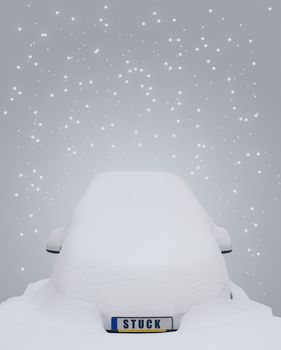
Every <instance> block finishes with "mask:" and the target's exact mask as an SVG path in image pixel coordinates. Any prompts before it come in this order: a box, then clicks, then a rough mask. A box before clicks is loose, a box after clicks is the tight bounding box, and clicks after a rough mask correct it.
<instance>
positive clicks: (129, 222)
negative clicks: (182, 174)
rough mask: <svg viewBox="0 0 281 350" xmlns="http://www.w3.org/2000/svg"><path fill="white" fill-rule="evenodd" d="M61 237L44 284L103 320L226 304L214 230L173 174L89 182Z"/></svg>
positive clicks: (129, 174)
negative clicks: (210, 302)
mask: <svg viewBox="0 0 281 350" xmlns="http://www.w3.org/2000/svg"><path fill="white" fill-rule="evenodd" d="M66 231H67V232H66V237H65V240H64V242H63V248H62V251H61V253H60V255H59V257H58V261H57V265H56V268H55V271H54V274H53V276H52V277H51V283H52V285H53V286H54V288H55V289H56V290H57V291H58V292H59V293H60V294H62V295H67V296H68V297H70V298H73V299H77V300H81V301H83V302H87V303H91V304H92V305H95V306H96V307H97V308H98V310H99V311H101V312H102V313H103V314H108V315H134V316H138V315H139V316H143V315H146V316H149V315H151V316H153V315H176V314H180V313H184V312H186V311H187V310H188V309H189V308H190V307H191V306H192V305H195V304H198V303H201V302H203V301H205V300H208V299H210V298H216V297H221V298H225V299H228V298H229V283H228V276H227V271H226V267H225V263H224V260H223V258H222V256H221V253H220V250H219V247H218V244H217V241H216V239H215V237H214V225H213V223H212V222H211V220H209V217H208V215H207V214H206V212H205V211H204V210H203V208H202V207H201V206H200V204H199V203H198V201H197V200H196V198H195V197H194V195H193V194H192V192H191V191H190V190H189V188H188V187H187V185H186V184H185V183H184V182H183V181H182V180H181V179H180V178H178V177H177V176H175V175H171V174H167V173H157V172H155V173H154V172H112V173H104V174H101V175H99V176H97V177H96V178H95V179H94V181H93V182H92V184H91V186H90V187H89V189H88V190H87V191H86V193H85V194H84V196H83V198H82V200H81V201H80V203H79V204H78V206H77V207H76V209H75V210H74V213H73V217H72V218H71V220H70V222H69V224H68V226H67V230H66Z"/></svg>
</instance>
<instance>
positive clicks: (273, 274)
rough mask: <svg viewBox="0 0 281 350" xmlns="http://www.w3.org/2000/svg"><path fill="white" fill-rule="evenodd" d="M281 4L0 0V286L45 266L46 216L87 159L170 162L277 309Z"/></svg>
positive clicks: (71, 201) (257, 292) (242, 280)
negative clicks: (222, 228) (228, 236)
mask: <svg viewBox="0 0 281 350" xmlns="http://www.w3.org/2000/svg"><path fill="white" fill-rule="evenodd" d="M280 4H281V3H280V1H277V0H276V1H260V0H251V1H249V0H248V1H245V0H244V1H242V0H236V1H226V0H224V1H223V0H221V1H218V0H213V1H201V0H199V1H183V0H182V1H179V0H174V1H168V0H166V1H164V0H163V1H153V0H149V1H148V0H146V1H132V0H126V1H125V0H124V1H117V0H116V1H94V0H91V1H90V0H88V1H85V0H84V1H74V0H64V1H35V0H34V1H30V2H26V1H14V0H10V1H3V0H2V1H1V3H0V6H1V8H0V16H1V20H0V26H1V28H0V29H1V30H0V36H1V55H0V61H1V62H0V67H1V68H0V69H1V80H0V88H1V94H0V99H1V103H0V134H1V135H0V137H1V138H0V140H1V148H0V157H1V182H0V186H1V187H0V191H1V192H0V193H1V204H0V205H1V211H0V212H1V233H0V300H5V299H6V298H8V297H11V296H15V295H20V294H21V293H22V292H23V291H24V289H25V287H26V286H27V284H28V283H30V282H32V281H35V280H37V279H41V278H46V277H48V276H49V275H50V273H51V271H52V268H53V265H54V263H55V259H56V257H55V256H52V255H48V254H47V253H45V244H46V240H47V235H48V232H49V230H50V229H52V228H54V227H58V226H60V225H62V224H64V222H65V221H66V220H67V217H68V216H69V214H70V212H71V209H72V208H73V206H74V205H75V203H76V202H77V201H78V199H79V198H80V196H81V194H82V192H83V191H84V189H85V188H86V187H87V185H88V184H89V182H90V180H91V179H92V177H93V176H94V175H95V174H96V173H98V172H101V171H105V170H134V169H138V170H164V171H170V172H174V173H176V174H178V175H180V176H182V177H183V178H184V179H185V180H186V181H187V182H188V184H189V185H190V187H191V188H192V189H193V191H194V192H195V194H196V195H197V197H198V198H199V200H200V201H201V203H202V204H203V205H204V207H205V208H206V209H207V211H208V212H209V213H210V214H211V215H212V216H213V218H214V220H215V221H216V222H217V223H218V224H219V225H223V226H225V227H226V228H227V229H228V230H229V231H230V233H231V235H232V239H233V245H234V252H233V254H232V255H229V256H227V257H226V261H227V265H228V269H229V273H230V276H231V278H232V280H234V281H235V282H237V283H238V284H239V285H241V286H242V287H243V288H244V289H245V291H246V292H247V293H248V294H249V296H250V297H251V298H253V299H255V300H257V301H260V302H263V303H265V304H268V305H270V306H271V307H272V308H273V311H274V313H275V314H276V315H281V301H280V295H281V283H280V263H281V254H280V245H281V237H280V227H281V219H280V217H281V216H280V181H281V179H280V100H281V98H280V97H281V96H280V62H281V57H280V52H281V51H280V48H281V47H280V29H281V28H280V27H281V24H280V23H281V21H280V15H281V5H280ZM105 5H107V6H108V7H104V6H105ZM269 7H271V8H272V9H271V8H269ZM209 9H212V10H213V11H209ZM56 11H59V12H57V13H56ZM173 18H175V19H176V20H173ZM143 22H145V25H143ZM19 28H21V30H20V29H19ZM42 33H47V37H46V36H44V35H43V36H41V34H42ZM169 38H171V40H169ZM229 38H231V40H230V39H229ZM228 39H229V40H228ZM204 45H205V46H204ZM218 48H219V49H220V50H217V49H218ZM97 49H99V51H98V50H97ZM212 67H214V68H212ZM65 89H67V90H65ZM52 94H53V95H52Z"/></svg>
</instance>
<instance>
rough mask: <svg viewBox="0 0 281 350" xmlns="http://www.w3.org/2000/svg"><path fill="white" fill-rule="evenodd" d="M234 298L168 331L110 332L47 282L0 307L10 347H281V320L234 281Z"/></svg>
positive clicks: (4, 345) (196, 311)
mask: <svg viewBox="0 0 281 350" xmlns="http://www.w3.org/2000/svg"><path fill="white" fill-rule="evenodd" d="M231 290H232V292H233V295H234V299H233V300H222V299H216V300H212V301H209V302H206V303H203V304H201V305H197V306H194V307H192V308H191V310H190V311H189V312H188V313H187V314H186V315H185V316H184V317H183V319H182V322H181V327H180V329H179V330H178V331H177V332H175V333H167V334H109V333H106V332H105V331H104V328H103V326H102V319H101V316H100V315H99V314H98V312H97V311H96V310H95V309H93V308H91V307H90V305H86V304H84V303H80V302H77V301H76V302H75V301H73V300H70V299H67V298H65V297H61V296H59V295H58V294H57V293H55V291H54V290H53V288H52V286H51V284H50V283H48V281H40V282H38V283H36V284H34V285H31V286H30V287H29V288H28V290H27V293H26V294H25V295H23V296H22V297H19V298H13V299H12V300H9V301H8V302H6V303H3V304H2V305H1V306H0V349H3V350H4V349H5V350H38V349H40V350H50V349H52V350H77V349H83V350H108V349H115V350H132V349H134V350H155V349H161V350H171V349H172V350H189V349H192V350H206V349H208V350H225V349H227V350H241V349H242V350H253V349H254V350H264V349H269V350H280V349H281V320H280V319H278V318H274V317H272V315H271V310H270V309H269V308H268V307H265V306H263V305H261V304H257V303H255V302H252V301H250V300H249V299H248V298H247V297H246V295H245V294H244V293H243V292H242V291H241V290H240V288H238V287H237V286H235V285H231Z"/></svg>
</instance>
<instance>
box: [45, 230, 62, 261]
mask: <svg viewBox="0 0 281 350" xmlns="http://www.w3.org/2000/svg"><path fill="white" fill-rule="evenodd" d="M63 238H64V227H61V228H56V229H54V230H52V231H51V232H50V234H49V238H48V242H47V247H46V250H47V252H48V253H53V254H59V253H60V251H61V247H62V242H63Z"/></svg>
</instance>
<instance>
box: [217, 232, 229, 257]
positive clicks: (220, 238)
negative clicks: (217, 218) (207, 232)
mask: <svg viewBox="0 0 281 350" xmlns="http://www.w3.org/2000/svg"><path fill="white" fill-rule="evenodd" d="M215 237H216V239H217V242H218V244H219V247H220V250H221V252H222V254H227V253H231V252H232V243H231V237H230V234H229V233H228V232H227V231H226V229H224V228H223V227H219V226H217V227H216V228H215Z"/></svg>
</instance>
